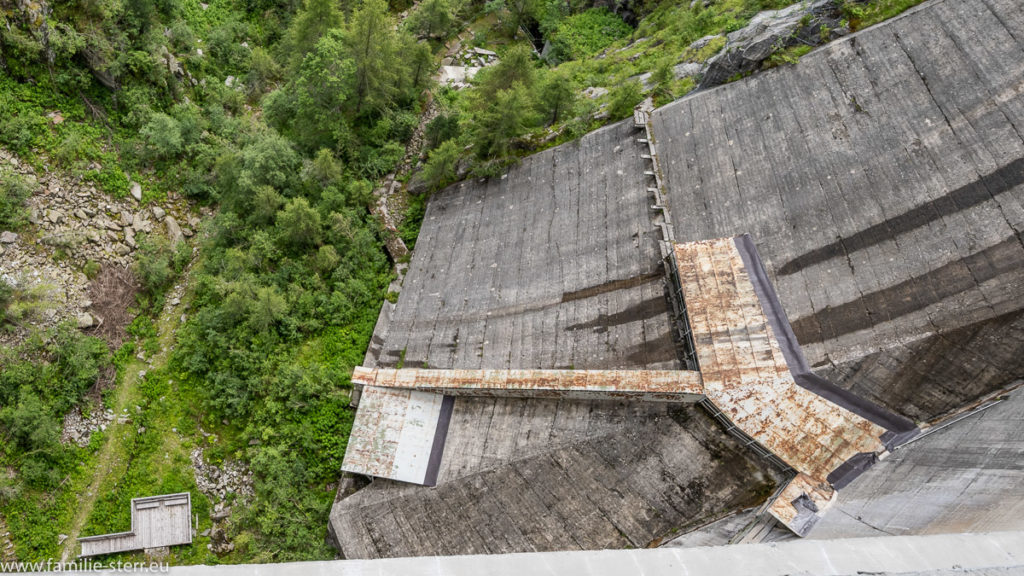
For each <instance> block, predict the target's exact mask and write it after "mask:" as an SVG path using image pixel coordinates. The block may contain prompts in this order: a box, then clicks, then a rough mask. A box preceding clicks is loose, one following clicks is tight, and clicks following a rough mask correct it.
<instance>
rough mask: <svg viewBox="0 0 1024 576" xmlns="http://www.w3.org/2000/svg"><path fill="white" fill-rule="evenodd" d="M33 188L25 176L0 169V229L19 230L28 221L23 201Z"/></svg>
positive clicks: (33, 183) (31, 182)
mask: <svg viewBox="0 0 1024 576" xmlns="http://www.w3.org/2000/svg"><path fill="white" fill-rule="evenodd" d="M34 188H35V182H33V181H32V180H30V179H28V178H26V177H25V176H22V175H21V174H16V173H14V172H11V171H10V170H5V169H0V230H20V229H21V228H23V227H24V226H25V224H27V223H28V211H27V210H26V206H25V201H26V200H28V198H29V196H31V195H32V190H33V189H34Z"/></svg>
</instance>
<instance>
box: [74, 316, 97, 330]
mask: <svg viewBox="0 0 1024 576" xmlns="http://www.w3.org/2000/svg"><path fill="white" fill-rule="evenodd" d="M77 320H78V327H79V328H80V329H82V330H85V329H86V328H92V327H93V326H95V325H96V319H95V318H93V315H92V314H89V313H88V312H82V313H81V314H79V315H78V319H77Z"/></svg>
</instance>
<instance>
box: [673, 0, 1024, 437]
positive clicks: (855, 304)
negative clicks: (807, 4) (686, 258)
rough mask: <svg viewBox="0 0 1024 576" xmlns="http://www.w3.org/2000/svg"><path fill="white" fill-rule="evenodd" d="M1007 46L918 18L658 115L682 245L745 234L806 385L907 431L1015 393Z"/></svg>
mask: <svg viewBox="0 0 1024 576" xmlns="http://www.w3.org/2000/svg"><path fill="white" fill-rule="evenodd" d="M1022 41H1024V11H1022V10H1021V6H1020V4H1019V3H1018V2H1015V1H1014V0H945V1H940V2H930V3H926V4H924V5H922V7H920V8H918V9H916V10H915V11H914V12H912V13H910V14H907V15H905V16H903V17H901V18H897V19H895V20H893V21H890V22H887V23H884V24H881V25H879V26H876V27H874V28H872V29H869V30H866V31H864V32H861V33H859V34H857V35H855V36H853V37H851V38H849V39H846V40H843V41H839V42H835V43H833V44H831V45H829V46H826V47H824V48H822V49H820V50H817V51H815V52H814V53H812V54H810V55H808V56H807V57H805V58H803V59H801V60H800V63H799V64H798V65H796V66H791V67H786V68H782V69H776V70H772V71H769V72H766V73H763V74H758V75H754V76H753V77H751V78H749V79H747V80H744V81H742V82H735V83H732V84H729V85H726V86H722V87H720V88H717V89H715V90H712V91H710V92H707V93H703V94H698V95H695V96H693V97H691V98H686V99H683V100H681V101H678V102H675V103H673V104H670V105H668V106H665V107H664V108H661V109H659V110H657V111H656V112H655V113H654V115H653V131H654V134H655V136H656V137H657V138H658V152H659V156H660V158H661V164H662V166H663V170H664V178H665V187H666V192H667V195H668V200H669V205H670V207H671V210H672V216H673V218H674V220H675V222H676V226H675V230H676V238H677V240H680V241H687V240H699V239H703V238H715V237H719V236H728V235H734V234H740V233H750V234H751V235H752V236H753V238H754V239H755V241H756V243H757V247H758V250H759V251H760V253H761V255H762V257H763V258H764V260H765V264H766V267H767V268H768V272H769V275H770V276H771V278H772V280H773V281H774V283H775V285H776V286H777V288H778V291H779V295H780V299H781V301H782V303H783V305H784V306H785V308H786V312H787V313H788V316H789V319H790V321H791V322H792V325H793V330H794V332H795V333H796V336H797V338H798V339H799V341H800V344H801V345H802V346H803V347H804V350H805V353H806V355H807V357H808V361H809V362H810V364H811V366H812V367H813V368H815V369H816V370H817V371H818V372H819V373H820V374H821V375H822V376H825V377H828V378H830V379H832V380H833V381H835V382H836V383H838V384H840V385H842V386H844V387H847V388H849V389H851V390H852V391H854V392H856V393H857V394H858V395H861V396H863V397H865V398H867V399H869V400H872V401H874V402H877V403H879V404H882V405H885V406H887V407H888V408H889V409H891V410H893V411H896V412H899V413H901V414H903V415H905V416H908V417H910V418H912V419H915V420H930V419H932V418H935V417H937V416H940V415H942V414H944V413H946V412H948V411H950V410H954V409H956V408H958V407H959V406H961V405H962V404H963V403H964V402H965V401H969V400H972V399H974V398H976V397H978V396H981V395H983V394H985V393H986V392H989V391H991V390H993V389H997V388H999V387H1001V386H1003V385H1005V384H1007V383H1008V382H1010V381H1012V380H1014V379H1015V378H1019V377H1021V375H1022V374H1024V316H1022V313H1021V311H1022V309H1024V246H1022V243H1021V236H1020V234H1021V231H1022V230H1024V205H1022V200H1024V141H1022V135H1024V94H1022V91H1024V52H1022V45H1021V42H1022Z"/></svg>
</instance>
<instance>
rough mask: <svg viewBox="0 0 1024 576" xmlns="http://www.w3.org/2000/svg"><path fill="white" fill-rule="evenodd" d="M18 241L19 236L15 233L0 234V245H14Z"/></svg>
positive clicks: (5, 232)
mask: <svg viewBox="0 0 1024 576" xmlns="http://www.w3.org/2000/svg"><path fill="white" fill-rule="evenodd" d="M17 241H18V235H17V234H15V233H14V232H10V231H7V230H5V231H3V232H0V244H14V243H15V242H17Z"/></svg>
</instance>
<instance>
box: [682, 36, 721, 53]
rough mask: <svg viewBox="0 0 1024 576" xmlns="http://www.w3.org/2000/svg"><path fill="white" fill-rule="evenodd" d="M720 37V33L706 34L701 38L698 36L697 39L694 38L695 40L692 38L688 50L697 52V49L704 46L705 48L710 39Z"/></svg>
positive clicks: (701, 48)
mask: <svg viewBox="0 0 1024 576" xmlns="http://www.w3.org/2000/svg"><path fill="white" fill-rule="evenodd" d="M721 37H722V35H721V34H708V35H707V36H704V37H703V38H698V39H696V40H694V41H693V42H691V43H690V48H689V50H690V51H691V52H697V51H699V50H703V49H704V48H707V46H708V44H711V42H712V40H717V39H718V38H721Z"/></svg>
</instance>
